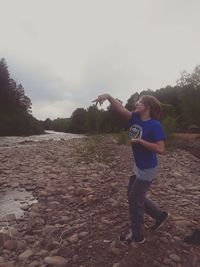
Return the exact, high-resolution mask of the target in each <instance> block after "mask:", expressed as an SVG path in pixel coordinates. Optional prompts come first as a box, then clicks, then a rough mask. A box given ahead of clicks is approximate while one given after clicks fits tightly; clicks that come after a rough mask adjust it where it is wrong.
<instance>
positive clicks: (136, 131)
mask: <svg viewBox="0 0 200 267" xmlns="http://www.w3.org/2000/svg"><path fill="white" fill-rule="evenodd" d="M129 137H130V138H141V137H142V127H141V126H140V125H137V124H133V125H132V126H131V127H130V129H129Z"/></svg>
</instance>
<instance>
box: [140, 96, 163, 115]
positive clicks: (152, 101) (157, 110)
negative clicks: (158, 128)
mask: <svg viewBox="0 0 200 267" xmlns="http://www.w3.org/2000/svg"><path fill="white" fill-rule="evenodd" d="M141 100H142V102H143V103H144V105H145V107H149V108H150V116H151V118H152V119H155V120H160V117H161V105H160V102H159V101H158V99H157V98H155V97H154V96H151V95H142V96H141Z"/></svg>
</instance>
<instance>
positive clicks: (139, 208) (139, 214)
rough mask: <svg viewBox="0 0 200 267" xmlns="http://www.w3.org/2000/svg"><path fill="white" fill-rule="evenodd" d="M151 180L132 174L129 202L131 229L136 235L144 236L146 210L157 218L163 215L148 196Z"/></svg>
mask: <svg viewBox="0 0 200 267" xmlns="http://www.w3.org/2000/svg"><path fill="white" fill-rule="evenodd" d="M150 185H151V182H149V181H144V180H140V179H138V178H137V177H136V176H135V175H132V176H130V178H129V184H128V203H129V212H130V219H131V229H132V232H133V235H134V237H136V238H140V237H141V236H143V228H144V212H145V213H147V214H148V215H150V216H151V217H152V218H154V219H157V218H159V217H160V215H161V212H162V211H161V209H159V208H158V207H157V206H156V205H155V204H154V203H153V202H152V201H151V200H150V199H148V198H147V197H146V192H147V191H148V189H149V187H150Z"/></svg>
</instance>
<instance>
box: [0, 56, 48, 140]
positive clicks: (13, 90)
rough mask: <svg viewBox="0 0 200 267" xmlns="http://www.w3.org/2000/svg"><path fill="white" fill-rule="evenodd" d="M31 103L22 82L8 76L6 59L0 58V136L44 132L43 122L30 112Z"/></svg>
mask: <svg viewBox="0 0 200 267" xmlns="http://www.w3.org/2000/svg"><path fill="white" fill-rule="evenodd" d="M31 107H32V103H31V100H30V98H29V97H28V96H26V94H25V90H24V88H23V86H22V84H17V82H16V81H15V80H14V79H12V78H11V77H10V73H9V71H8V66H7V63H6V60H5V59H4V58H2V59H1V60H0V136H6V135H7V136H10V135H17V136H21V135H32V134H41V133H43V132H44V126H43V123H42V122H40V121H38V120H37V119H36V118H34V117H33V116H32V114H31Z"/></svg>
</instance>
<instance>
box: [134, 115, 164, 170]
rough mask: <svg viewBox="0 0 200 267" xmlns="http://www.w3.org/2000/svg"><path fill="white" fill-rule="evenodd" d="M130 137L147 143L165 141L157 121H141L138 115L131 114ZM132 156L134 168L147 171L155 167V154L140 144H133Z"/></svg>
mask: <svg viewBox="0 0 200 267" xmlns="http://www.w3.org/2000/svg"><path fill="white" fill-rule="evenodd" d="M129 133H130V135H132V136H135V137H140V138H142V139H144V140H146V141H148V142H152V143H154V142H157V141H161V140H165V134H164V132H163V129H162V126H161V124H160V122H159V121H157V120H154V119H149V120H147V121H142V120H141V119H140V117H139V114H137V113H135V112H133V113H132V117H131V123H130V131H129ZM132 149H133V155H134V159H135V163H136V166H137V167H138V168H140V169H142V170H143V169H149V168H154V167H156V166H157V164H158V161H157V157H156V152H152V151H150V150H148V149H146V148H145V147H144V146H142V145H140V144H137V143H135V144H133V145H132Z"/></svg>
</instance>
